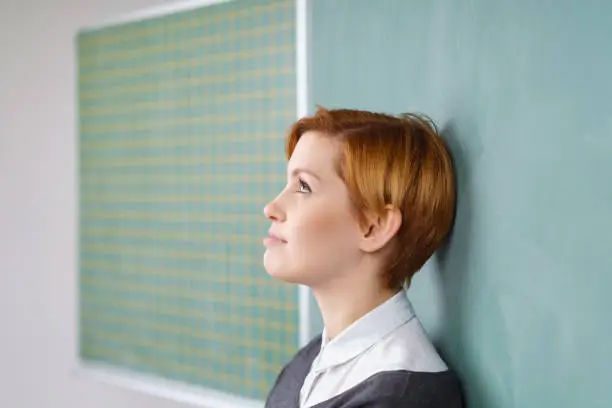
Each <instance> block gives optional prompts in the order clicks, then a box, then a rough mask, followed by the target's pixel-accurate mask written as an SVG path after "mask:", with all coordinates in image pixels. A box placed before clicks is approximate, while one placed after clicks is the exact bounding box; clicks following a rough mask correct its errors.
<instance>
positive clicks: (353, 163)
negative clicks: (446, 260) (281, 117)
mask: <svg viewBox="0 0 612 408" xmlns="http://www.w3.org/2000/svg"><path fill="white" fill-rule="evenodd" d="M286 151H287V158H288V160H289V163H288V169H287V170H288V171H287V175H288V184H287V186H286V188H285V189H284V190H283V191H282V192H281V193H280V194H279V195H278V196H277V197H276V198H275V199H274V200H273V201H272V202H270V203H269V204H268V205H267V206H266V207H265V209H264V213H265V215H266V216H267V217H268V218H269V219H270V221H271V224H272V225H271V227H270V231H269V237H268V238H266V239H265V242H264V244H265V246H266V252H265V255H264V265H265V268H266V270H267V272H268V273H269V274H270V275H271V276H273V277H275V278H278V279H282V280H284V281H287V282H292V283H298V284H303V285H307V286H308V287H309V288H311V289H312V291H313V294H314V296H315V298H316V300H317V304H318V306H319V308H320V311H321V315H322V317H323V322H324V330H323V333H322V335H321V336H318V337H316V338H315V339H313V340H312V341H311V342H310V343H309V344H308V345H306V346H305V347H304V348H302V349H301V350H300V351H299V352H298V353H297V354H296V355H295V357H294V358H293V359H292V360H291V361H290V362H289V363H288V364H287V365H286V366H285V367H284V368H283V370H282V371H281V373H280V375H279V376H278V378H277V380H276V383H275V384H274V387H273V389H272V390H271V392H270V394H269V396H268V399H267V401H266V407H267V408H310V407H316V408H349V407H350V408H353V407H363V408H366V407H368V408H395V407H398V408H399V407H405V408H425V407H427V408H458V407H461V406H462V403H461V392H460V388H459V383H458V380H457V378H456V377H455V375H454V373H453V372H452V371H450V370H449V369H448V368H447V366H446V364H445V363H444V361H443V360H442V359H441V358H440V356H439V355H438V354H437V353H436V350H435V349H434V347H433V346H432V344H431V343H430V341H429V340H428V338H427V335H426V333H425V331H424V330H423V328H422V326H421V324H420V322H419V320H418V318H417V317H416V316H415V314H414V311H413V309H412V307H411V305H410V302H409V301H408V299H407V297H406V295H405V292H404V290H403V289H404V288H405V287H407V286H408V285H409V284H410V278H411V277H412V276H413V275H414V274H415V273H416V272H417V271H418V270H419V269H420V268H421V267H422V266H423V264H424V263H425V262H426V261H427V260H428V259H429V258H430V257H431V255H432V254H433V252H434V251H435V250H436V249H437V248H438V247H439V246H440V244H441V243H442V241H443V240H444V238H445V237H446V236H447V234H448V233H449V230H450V229H451V226H452V223H453V218H454V210H455V178H454V172H453V166H452V161H451V157H450V155H449V152H448V150H447V148H446V146H445V144H444V142H443V140H442V139H441V138H440V136H439V135H438V134H437V132H436V129H435V126H433V124H432V123H431V122H430V121H429V120H427V119H425V118H422V117H420V116H417V115H405V116H402V117H394V116H389V115H384V114H379V113H372V112H366V111H356V110H326V109H323V108H319V110H318V111H317V112H316V114H315V115H314V116H312V117H306V118H303V119H301V120H299V121H298V122H297V123H295V124H294V125H293V127H292V129H291V131H290V132H289V134H288V137H287V141H286Z"/></svg>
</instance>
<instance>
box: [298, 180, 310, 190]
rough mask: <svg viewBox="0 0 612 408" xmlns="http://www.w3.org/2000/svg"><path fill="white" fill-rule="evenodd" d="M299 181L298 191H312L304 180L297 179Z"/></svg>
mask: <svg viewBox="0 0 612 408" xmlns="http://www.w3.org/2000/svg"><path fill="white" fill-rule="evenodd" d="M298 181H299V183H300V184H299V185H300V188H299V189H298V193H312V190H311V189H310V186H309V185H308V183H306V182H305V181H304V180H301V179H300V180H298Z"/></svg>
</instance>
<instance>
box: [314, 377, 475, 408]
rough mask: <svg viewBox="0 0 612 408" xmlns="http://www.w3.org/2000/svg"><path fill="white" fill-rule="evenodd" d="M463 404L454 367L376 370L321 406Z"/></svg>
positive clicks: (439, 407)
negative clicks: (440, 369)
mask: <svg viewBox="0 0 612 408" xmlns="http://www.w3.org/2000/svg"><path fill="white" fill-rule="evenodd" d="M366 406H367V407H370V408H400V407H402V408H403V407H411V408H425V407H427V408H463V398H462V391H461V386H460V383H459V379H458V377H457V375H456V374H455V373H454V372H453V371H451V370H446V371H441V372H435V373H428V372H413V371H406V370H397V371H385V372H380V373H377V374H375V375H373V376H371V377H370V378H368V379H367V380H366V381H364V382H362V383H360V384H359V385H358V386H356V387H353V388H351V389H350V390H348V391H346V392H344V393H342V394H340V395H338V396H337V397H335V398H332V399H330V400H328V401H326V402H324V403H322V404H321V405H318V406H317V407H318V408H353V407H366Z"/></svg>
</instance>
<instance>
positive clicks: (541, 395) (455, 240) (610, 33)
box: [309, 0, 612, 408]
mask: <svg viewBox="0 0 612 408" xmlns="http://www.w3.org/2000/svg"><path fill="white" fill-rule="evenodd" d="M310 13H311V15H310V17H311V27H312V31H311V33H310V40H311V43H310V46H309V49H310V52H311V60H310V66H311V68H312V72H311V75H310V80H311V86H312V89H311V103H312V105H313V106H314V104H320V105H323V106H325V107H328V108H332V107H347V108H362V109H373V110H382V111H387V112H390V113H399V112H404V111H419V112H423V113H426V114H428V115H430V116H432V117H433V119H434V120H435V121H436V122H437V123H438V125H439V126H440V128H441V129H442V131H443V133H444V136H445V137H446V138H447V139H448V141H449V144H450V145H451V147H452V150H453V152H454V156H455V161H456V166H457V170H458V181H459V204H458V214H457V221H456V226H455V229H454V232H453V236H452V239H451V240H450V242H449V244H448V245H447V247H446V248H444V250H442V251H440V252H439V253H438V254H437V255H436V256H435V257H434V258H433V259H432V260H431V261H430V262H429V263H428V264H427V265H426V267H425V268H424V269H423V270H422V271H421V272H420V273H419V274H418V275H417V277H416V278H415V282H414V284H413V286H412V287H411V288H410V290H409V294H410V296H411V298H412V300H413V302H414V304H415V307H416V309H417V311H418V312H419V313H420V315H421V317H422V319H423V320H424V323H425V324H426V326H427V329H428V330H429V331H430V334H431V335H432V337H433V338H434V339H435V341H436V343H437V344H438V345H439V347H440V349H441V351H442V353H443V354H444V355H445V357H446V358H447V359H448V361H449V362H450V364H451V365H452V366H453V368H455V369H456V370H458V371H459V373H460V374H461V377H462V380H463V384H464V388H465V390H466V394H467V399H468V406H469V407H470V408H497V407H499V408H514V407H516V408H543V407H555V408H579V407H580V408H583V407H584V408H586V407H589V408H608V407H611V406H612V386H611V385H612V374H610V368H609V367H610V364H611V363H612V318H610V316H609V314H610V312H611V311H612V296H611V295H610V294H611V293H612V238H611V233H612V102H611V100H612V45H611V44H612V3H610V2H605V1H582V2H578V1H554V2H553V1H531V0H522V1H503V0H473V1H459V0H447V1H442V0H427V1H425V0H415V1H405V0H379V1H371V0H333V1H332V0H311V2H310Z"/></svg>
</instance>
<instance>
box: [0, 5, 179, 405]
mask: <svg viewBox="0 0 612 408" xmlns="http://www.w3.org/2000/svg"><path fill="white" fill-rule="evenodd" d="M161 2H162V1H160V0H80V1H77V0H33V1H27V0H26V1H16V0H13V1H11V0H8V1H1V2H0V52H1V54H0V55H1V56H0V364H1V365H0V407H15V408H108V407H113V408H124V407H126V408H127V407H130V408H138V407H147V408H177V407H179V406H181V405H180V404H177V403H173V402H170V401H167V400H161V399H158V398H154V397H149V396H146V395H143V394H139V393H136V392H132V391H128V390H124V389H121V388H118V387H114V386H109V385H103V384H99V383H96V382H94V381H92V380H89V379H85V378H80V377H78V376H76V375H75V374H74V373H73V368H74V366H75V356H74V353H75V350H76V332H75V326H74V321H75V305H76V293H75V289H76V286H75V277H76V262H75V259H76V253H75V242H76V234H75V229H76V220H75V216H74V214H75V209H76V196H75V182H76V179H75V171H76V167H75V164H76V163H75V154H76V151H75V144H74V141H75V126H74V123H75V60H74V55H73V40H74V34H75V31H76V29H77V28H78V27H80V26H82V25H87V24H91V23H94V22H97V21H99V20H101V19H106V18H108V17H113V16H115V15H117V14H122V13H124V12H128V11H132V10H137V9H140V8H143V7H148V6H151V5H154V4H155V3H158V4H159V3H161Z"/></svg>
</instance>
